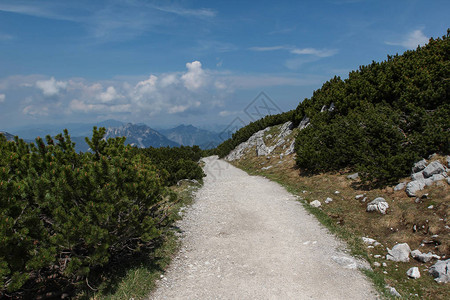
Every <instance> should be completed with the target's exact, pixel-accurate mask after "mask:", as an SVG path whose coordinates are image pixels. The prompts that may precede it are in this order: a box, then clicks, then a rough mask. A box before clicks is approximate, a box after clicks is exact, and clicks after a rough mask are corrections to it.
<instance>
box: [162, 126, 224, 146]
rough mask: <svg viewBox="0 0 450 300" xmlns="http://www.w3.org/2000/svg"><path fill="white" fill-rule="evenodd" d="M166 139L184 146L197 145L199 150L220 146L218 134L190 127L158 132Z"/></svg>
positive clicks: (178, 127)
mask: <svg viewBox="0 0 450 300" xmlns="http://www.w3.org/2000/svg"><path fill="white" fill-rule="evenodd" d="M160 132H161V133H162V134H164V135H165V136H166V137H167V138H168V139H170V140H172V141H174V142H176V143H178V144H180V145H184V146H194V145H198V146H200V148H203V149H207V148H208V149H209V148H214V147H216V146H217V145H218V144H220V137H219V134H218V133H216V132H212V131H208V130H204V129H200V128H197V127H194V126H192V125H180V126H177V127H175V128H172V129H162V130H160Z"/></svg>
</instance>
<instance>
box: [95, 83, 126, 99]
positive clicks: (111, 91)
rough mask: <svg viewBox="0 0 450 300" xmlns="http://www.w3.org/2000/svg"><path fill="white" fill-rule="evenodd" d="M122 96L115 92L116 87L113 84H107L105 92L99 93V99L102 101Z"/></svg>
mask: <svg viewBox="0 0 450 300" xmlns="http://www.w3.org/2000/svg"><path fill="white" fill-rule="evenodd" d="M121 97H122V96H121V95H120V94H119V93H117V91H116V89H115V88H114V87H113V86H109V87H108V88H107V89H106V91H105V92H103V93H100V95H99V99H100V101H102V102H111V101H112V100H114V99H118V98H121Z"/></svg>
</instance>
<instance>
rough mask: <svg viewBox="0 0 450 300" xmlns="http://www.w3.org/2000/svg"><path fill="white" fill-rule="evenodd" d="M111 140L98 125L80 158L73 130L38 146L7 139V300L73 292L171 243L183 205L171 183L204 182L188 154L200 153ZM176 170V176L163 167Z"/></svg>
mask: <svg viewBox="0 0 450 300" xmlns="http://www.w3.org/2000/svg"><path fill="white" fill-rule="evenodd" d="M104 134H105V129H104V128H100V129H97V128H95V127H94V131H93V136H92V138H91V139H86V140H87V143H88V144H89V146H90V149H91V152H86V153H76V152H75V149H74V143H73V142H72V141H71V139H70V136H69V134H68V132H67V130H66V131H65V132H64V134H59V135H57V136H56V137H54V138H52V137H50V136H47V137H46V143H44V141H43V140H42V139H41V138H37V139H36V144H27V143H25V142H24V141H23V140H20V139H18V138H16V139H15V141H12V142H8V141H6V139H5V138H4V136H3V135H0V152H1V153H2V156H1V157H0V201H1V205H0V215H1V218H0V241H1V243H0V270H1V273H0V295H2V296H8V297H12V298H24V297H25V298H26V297H30V295H33V296H39V295H47V296H57V295H56V294H55V291H58V292H57V293H59V294H63V293H67V294H69V295H70V294H73V293H76V291H77V290H82V289H84V288H85V287H92V282H95V281H96V278H98V274H101V273H102V272H103V271H102V270H103V269H107V268H110V267H111V264H117V263H118V262H123V261H124V260H125V261H126V260H127V258H129V259H131V258H132V257H135V256H137V255H141V254H143V253H149V252H152V251H155V249H158V248H159V247H160V246H161V245H162V244H164V240H165V237H166V235H167V232H168V230H169V228H170V226H171V224H172V223H173V221H174V219H175V217H174V216H175V215H176V213H174V208H176V207H177V203H179V200H178V197H177V194H176V193H175V192H173V191H172V190H170V189H169V188H168V187H169V186H171V185H173V183H174V182H175V181H176V180H178V179H179V178H182V177H185V178H191V179H197V180H201V179H202V177H203V176H204V174H203V172H202V170H201V168H200V167H199V166H198V165H197V164H196V161H193V160H192V159H189V158H188V156H190V155H191V154H192V153H195V152H199V150H198V149H196V148H192V149H189V148H183V149H178V150H176V149H175V150H171V149H167V148H165V149H162V150H161V153H159V154H158V150H157V149H156V150H155V149H152V150H149V151H148V152H146V151H144V150H142V151H141V150H138V149H133V148H132V147H131V146H125V145H124V141H125V138H114V139H108V140H106V141H105V140H103V139H102V138H103V136H104ZM197 156H198V155H197ZM194 159H195V157H194ZM153 160H154V161H155V162H153ZM162 160H165V163H163V162H162ZM172 164H175V165H176V168H178V170H179V171H178V173H177V174H175V176H171V175H170V173H169V172H168V171H167V170H165V169H164V168H165V167H167V168H170V167H172ZM171 171H172V170H171ZM90 282H91V284H90ZM48 292H50V293H51V294H50V295H49V294H47V293H48Z"/></svg>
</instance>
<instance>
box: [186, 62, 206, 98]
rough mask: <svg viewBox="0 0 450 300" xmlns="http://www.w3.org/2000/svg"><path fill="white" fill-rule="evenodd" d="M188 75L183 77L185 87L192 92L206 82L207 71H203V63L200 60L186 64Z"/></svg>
mask: <svg viewBox="0 0 450 300" xmlns="http://www.w3.org/2000/svg"><path fill="white" fill-rule="evenodd" d="M186 68H187V69H188V71H187V73H185V74H183V76H181V80H183V82H184V86H185V87H186V88H187V89H188V90H190V91H195V90H197V89H199V88H200V87H201V86H202V85H203V84H204V83H205V82H204V80H205V71H203V69H202V63H201V62H199V61H198V60H196V61H193V62H191V63H187V64H186Z"/></svg>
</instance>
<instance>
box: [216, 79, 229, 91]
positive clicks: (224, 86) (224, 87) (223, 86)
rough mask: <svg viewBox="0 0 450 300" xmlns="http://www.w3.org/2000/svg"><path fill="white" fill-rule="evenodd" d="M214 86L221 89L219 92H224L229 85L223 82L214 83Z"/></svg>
mask: <svg viewBox="0 0 450 300" xmlns="http://www.w3.org/2000/svg"><path fill="white" fill-rule="evenodd" d="M214 86H215V87H216V89H219V90H224V89H226V88H227V85H226V84H225V83H224V82H221V81H216V82H214Z"/></svg>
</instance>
